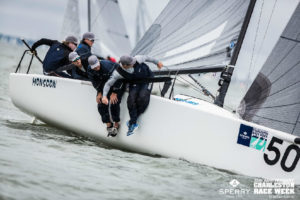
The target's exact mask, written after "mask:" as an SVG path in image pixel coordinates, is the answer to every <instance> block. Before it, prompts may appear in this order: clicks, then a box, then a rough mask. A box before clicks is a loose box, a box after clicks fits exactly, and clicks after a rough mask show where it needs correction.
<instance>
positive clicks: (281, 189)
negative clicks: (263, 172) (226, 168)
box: [218, 178, 296, 199]
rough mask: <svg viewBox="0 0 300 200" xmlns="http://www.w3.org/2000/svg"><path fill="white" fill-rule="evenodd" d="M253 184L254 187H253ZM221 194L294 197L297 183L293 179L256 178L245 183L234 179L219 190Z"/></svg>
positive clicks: (254, 196) (235, 196) (260, 197)
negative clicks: (251, 181)
mask: <svg viewBox="0 0 300 200" xmlns="http://www.w3.org/2000/svg"><path fill="white" fill-rule="evenodd" d="M252 186H253V187H252ZM218 192H219V195H225V196H226V197H230V198H238V199H240V198H243V197H250V198H251V199H252V198H253V199H294V198H295V194H296V193H295V183H294V180H293V179H276V180H268V179H261V178H256V179H254V180H253V185H252V183H249V182H248V181H246V182H245V183H244V184H242V183H240V182H239V181H238V180H237V179H232V180H231V181H229V182H228V185H227V186H226V185H225V187H222V188H221V189H219V190H218Z"/></svg>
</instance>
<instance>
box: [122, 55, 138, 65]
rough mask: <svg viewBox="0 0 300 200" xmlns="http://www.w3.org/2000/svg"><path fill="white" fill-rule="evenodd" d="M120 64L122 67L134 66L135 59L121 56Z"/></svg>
mask: <svg viewBox="0 0 300 200" xmlns="http://www.w3.org/2000/svg"><path fill="white" fill-rule="evenodd" d="M120 62H121V64H122V65H134V64H135V62H136V58H135V57H132V56H128V55H124V56H121V58H120Z"/></svg>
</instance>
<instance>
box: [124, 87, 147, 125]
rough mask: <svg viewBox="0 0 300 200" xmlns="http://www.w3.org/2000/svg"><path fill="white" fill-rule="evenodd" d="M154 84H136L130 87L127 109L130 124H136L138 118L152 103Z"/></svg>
mask: <svg viewBox="0 0 300 200" xmlns="http://www.w3.org/2000/svg"><path fill="white" fill-rule="evenodd" d="M151 90H152V83H150V84H148V83H146V84H145V83H143V84H134V85H130V86H129V95H128V98H127V107H128V111H129V116H130V121H129V123H130V124H135V123H136V121H137V119H138V117H139V116H140V115H141V114H142V113H143V112H144V111H145V110H146V108H147V107H148V105H149V102H150V95H151Z"/></svg>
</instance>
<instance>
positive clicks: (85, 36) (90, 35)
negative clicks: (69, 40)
mask: <svg viewBox="0 0 300 200" xmlns="http://www.w3.org/2000/svg"><path fill="white" fill-rule="evenodd" d="M82 39H83V40H84V39H88V40H95V35H94V33H92V32H86V33H84V34H83V36H82Z"/></svg>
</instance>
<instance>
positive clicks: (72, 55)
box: [69, 51, 80, 62]
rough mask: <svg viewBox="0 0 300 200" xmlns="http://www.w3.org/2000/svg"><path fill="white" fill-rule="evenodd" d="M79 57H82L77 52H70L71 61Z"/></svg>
mask: <svg viewBox="0 0 300 200" xmlns="http://www.w3.org/2000/svg"><path fill="white" fill-rule="evenodd" d="M78 59H80V56H79V55H78V54H77V52H75V51H73V52H71V53H70V54H69V61H70V62H74V61H76V60H78Z"/></svg>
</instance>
